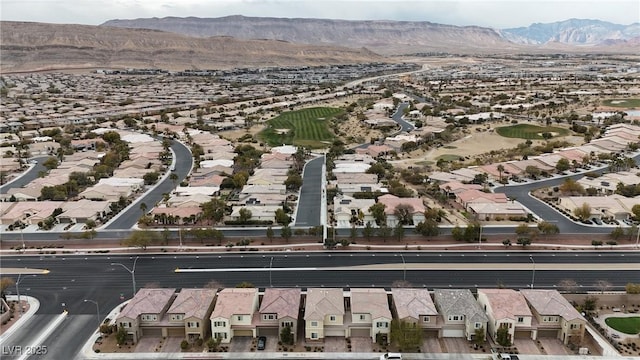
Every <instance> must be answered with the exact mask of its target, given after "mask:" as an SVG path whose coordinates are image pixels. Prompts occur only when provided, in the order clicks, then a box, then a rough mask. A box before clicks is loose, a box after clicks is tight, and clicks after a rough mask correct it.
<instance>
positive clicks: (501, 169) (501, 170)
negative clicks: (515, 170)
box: [497, 164, 504, 184]
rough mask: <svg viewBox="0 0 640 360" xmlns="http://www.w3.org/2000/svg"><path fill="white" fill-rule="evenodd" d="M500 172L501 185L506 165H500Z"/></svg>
mask: <svg viewBox="0 0 640 360" xmlns="http://www.w3.org/2000/svg"><path fill="white" fill-rule="evenodd" d="M497 169H498V172H499V173H500V183H501V184H502V173H503V172H504V165H502V164H498V167H497Z"/></svg>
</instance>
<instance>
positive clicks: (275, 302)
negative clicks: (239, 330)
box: [257, 288, 301, 342]
mask: <svg viewBox="0 0 640 360" xmlns="http://www.w3.org/2000/svg"><path fill="white" fill-rule="evenodd" d="M300 299H301V290H300V289H299V288H291V289H276V288H267V289H266V290H265V291H264V295H263V296H262V302H261V304H260V310H259V311H258V312H259V315H258V323H257V332H258V335H260V336H266V335H275V336H277V337H278V338H280V333H281V332H282V330H283V329H284V328H285V327H287V326H288V327H290V328H291V333H292V334H293V335H294V336H293V341H294V342H295V341H296V340H297V336H296V334H297V333H298V315H299V313H300Z"/></svg>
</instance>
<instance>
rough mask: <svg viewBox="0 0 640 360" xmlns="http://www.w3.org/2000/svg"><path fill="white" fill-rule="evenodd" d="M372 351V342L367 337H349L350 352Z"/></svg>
mask: <svg viewBox="0 0 640 360" xmlns="http://www.w3.org/2000/svg"><path fill="white" fill-rule="evenodd" d="M372 351H373V342H372V341H371V338H368V337H352V338H351V352H354V353H365V352H367V353H369V352H372Z"/></svg>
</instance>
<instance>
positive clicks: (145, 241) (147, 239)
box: [123, 230, 160, 250]
mask: <svg viewBox="0 0 640 360" xmlns="http://www.w3.org/2000/svg"><path fill="white" fill-rule="evenodd" d="M159 240H160V235H158V234H157V233H156V232H155V231H146V230H136V231H134V232H132V233H131V235H129V237H128V238H126V239H124V241H123V245H125V246H133V247H139V248H140V249H142V250H146V249H147V246H149V245H151V244H154V243H158V242H159Z"/></svg>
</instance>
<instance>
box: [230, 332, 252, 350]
mask: <svg viewBox="0 0 640 360" xmlns="http://www.w3.org/2000/svg"><path fill="white" fill-rule="evenodd" d="M252 343H253V338H252V337H250V336H234V337H233V339H231V344H230V346H229V351H230V352H249V351H251V345H252Z"/></svg>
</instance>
